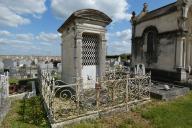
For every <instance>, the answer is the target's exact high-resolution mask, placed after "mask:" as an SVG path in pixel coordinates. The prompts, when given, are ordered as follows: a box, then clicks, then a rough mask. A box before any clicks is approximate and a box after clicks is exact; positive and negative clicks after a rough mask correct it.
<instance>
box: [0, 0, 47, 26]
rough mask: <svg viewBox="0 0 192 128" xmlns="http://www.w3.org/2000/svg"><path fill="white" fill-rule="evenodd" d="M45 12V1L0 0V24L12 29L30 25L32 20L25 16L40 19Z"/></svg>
mask: <svg viewBox="0 0 192 128" xmlns="http://www.w3.org/2000/svg"><path fill="white" fill-rule="evenodd" d="M45 11H46V6H45V0H27V1H26V0H0V24H1V25H6V26H10V27H17V26H19V25H24V24H29V23H30V19H28V18H25V17H24V16H23V15H26V14H31V15H32V16H34V17H39V16H38V15H40V14H42V13H44V12H45Z"/></svg>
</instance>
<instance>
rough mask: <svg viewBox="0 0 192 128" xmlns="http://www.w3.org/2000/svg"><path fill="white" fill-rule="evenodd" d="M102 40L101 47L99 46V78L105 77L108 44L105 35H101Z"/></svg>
mask: <svg viewBox="0 0 192 128" xmlns="http://www.w3.org/2000/svg"><path fill="white" fill-rule="evenodd" d="M100 36H101V40H100V46H99V66H100V71H99V76H104V75H105V62H106V43H107V40H106V38H105V33H102V34H100Z"/></svg>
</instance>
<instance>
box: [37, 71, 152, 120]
mask: <svg viewBox="0 0 192 128" xmlns="http://www.w3.org/2000/svg"><path fill="white" fill-rule="evenodd" d="M39 74H40V83H41V86H40V90H41V94H42V97H43V99H44V105H45V107H46V109H47V112H48V116H49V118H50V120H51V121H52V122H53V123H55V122H61V121H66V120H69V119H74V118H78V117H82V116H87V115H91V114H95V113H99V112H104V111H110V110H112V109H115V108H125V109H128V108H129V105H130V104H131V103H134V102H139V101H145V100H149V99H150V93H149V92H150V87H151V77H150V75H145V76H136V77H134V78H130V75H129V74H126V73H125V72H123V71H116V73H115V74H114V73H113V72H108V74H106V76H105V77H102V78H98V80H97V83H96V84H95V88H90V89H83V88H82V86H83V82H82V79H81V78H77V79H76V83H74V84H70V85H55V80H54V78H52V77H51V74H50V73H47V72H45V71H40V72H39Z"/></svg>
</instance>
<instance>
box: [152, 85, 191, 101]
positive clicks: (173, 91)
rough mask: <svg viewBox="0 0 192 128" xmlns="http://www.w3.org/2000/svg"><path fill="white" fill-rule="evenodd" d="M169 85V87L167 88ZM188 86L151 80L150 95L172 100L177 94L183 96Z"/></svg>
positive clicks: (187, 90)
mask: <svg viewBox="0 0 192 128" xmlns="http://www.w3.org/2000/svg"><path fill="white" fill-rule="evenodd" d="M167 86H168V87H169V89H168V88H167ZM189 90H190V89H189V88H188V87H183V86H178V85H174V84H170V83H162V82H153V85H152V86H151V91H150V95H151V97H152V98H155V99H160V100H165V101H169V100H173V99H175V98H177V97H179V96H184V95H186V94H187V93H188V92H189Z"/></svg>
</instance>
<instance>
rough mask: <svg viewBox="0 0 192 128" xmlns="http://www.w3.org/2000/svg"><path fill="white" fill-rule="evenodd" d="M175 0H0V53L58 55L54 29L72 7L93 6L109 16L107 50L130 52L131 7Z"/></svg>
mask: <svg viewBox="0 0 192 128" xmlns="http://www.w3.org/2000/svg"><path fill="white" fill-rule="evenodd" d="M145 2H146V3H148V5H149V8H148V10H149V11H151V10H154V9H156V8H159V7H161V6H164V5H167V4H169V3H172V2H175V0H156V1H152V0H113V1H111V0H70V1H67V0H30V1H26V0H14V1H12V0H5V1H3V0H0V55H35V56H36V55H44V56H47V55H48V56H60V52H61V48H60V43H61V39H60V35H59V33H58V32H57V29H58V28H59V27H60V25H62V24H63V22H64V21H65V20H66V19H67V18H68V17H69V16H70V15H71V14H72V13H73V12H74V11H76V10H79V9H83V8H93V9H97V10H100V11H103V12H104V13H106V14H107V15H109V16H110V17H111V18H112V19H113V23H112V24H111V25H110V26H108V28H107V29H108V34H107V40H108V45H107V49H108V51H107V53H108V55H118V54H122V53H130V52H131V24H130V18H131V13H132V11H135V12H136V13H137V14H139V13H140V12H141V10H142V8H143V3H145Z"/></svg>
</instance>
